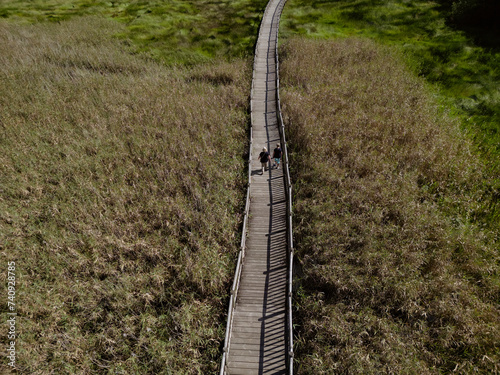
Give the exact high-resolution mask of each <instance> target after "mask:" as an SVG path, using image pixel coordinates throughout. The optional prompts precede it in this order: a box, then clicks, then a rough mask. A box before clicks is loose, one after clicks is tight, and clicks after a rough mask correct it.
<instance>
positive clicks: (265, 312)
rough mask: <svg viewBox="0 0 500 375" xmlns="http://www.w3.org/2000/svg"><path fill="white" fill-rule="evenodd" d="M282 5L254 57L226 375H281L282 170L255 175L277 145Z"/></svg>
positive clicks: (280, 0) (271, 12)
mask: <svg viewBox="0 0 500 375" xmlns="http://www.w3.org/2000/svg"><path fill="white" fill-rule="evenodd" d="M283 4H284V0H271V1H270V2H269V4H268V9H267V12H266V13H265V15H264V18H263V20H262V24H261V28H260V32H259V38H258V42H257V47H256V53H255V65H254V82H253V92H252V98H251V100H252V128H253V149H252V150H251V152H252V155H253V161H252V165H251V168H252V176H251V184H250V219H249V223H248V238H247V241H246V252H245V258H244V261H243V270H242V273H241V280H240V287H239V292H238V296H237V301H236V306H235V310H234V317H233V325H232V327H233V328H232V331H231V337H230V340H229V348H228V349H229V350H228V357H227V374H229V375H247V374H275V375H278V374H285V373H286V354H287V353H286V348H287V344H286V315H285V313H286V305H285V303H286V287H287V284H286V281H287V279H286V278H287V263H286V259H287V254H286V252H287V242H286V214H287V208H286V196H285V182H284V179H283V173H282V169H268V170H267V171H266V172H264V174H261V165H260V162H259V160H258V155H259V153H260V152H261V151H262V148H263V147H266V148H267V149H268V150H269V152H270V153H271V154H272V150H273V149H274V148H275V146H276V144H277V143H279V142H280V135H279V130H278V119H277V113H276V111H277V108H276V61H275V48H276V40H277V32H278V21H279V15H280V14H281V11H282V9H283Z"/></svg>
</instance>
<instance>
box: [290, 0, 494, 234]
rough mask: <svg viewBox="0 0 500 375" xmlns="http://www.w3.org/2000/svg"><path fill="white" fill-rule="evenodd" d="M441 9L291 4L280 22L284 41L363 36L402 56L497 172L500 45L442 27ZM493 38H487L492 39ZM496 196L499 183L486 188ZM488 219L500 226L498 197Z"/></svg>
mask: <svg viewBox="0 0 500 375" xmlns="http://www.w3.org/2000/svg"><path fill="white" fill-rule="evenodd" d="M447 15H448V13H447V12H446V9H445V8H443V7H440V6H439V4H438V3H436V2H429V1H403V0H390V1H363V0H343V1H332V2H324V1H315V0H290V1H288V2H287V6H286V7H285V9H284V13H283V16H282V21H281V31H280V32H281V34H282V39H283V40H284V39H286V38H287V37H289V36H292V35H294V34H301V35H304V36H307V37H310V38H320V39H328V38H332V37H346V36H363V37H369V38H372V39H375V40H377V41H378V42H381V43H384V44H389V45H391V46H393V47H394V48H397V49H399V50H400V51H401V53H402V54H404V55H405V57H406V63H407V64H408V65H409V66H410V67H411V69H412V71H413V73H414V74H417V75H419V76H422V77H424V78H425V79H426V80H427V82H429V83H431V84H433V85H434V87H433V88H432V90H434V91H435V93H436V95H438V96H439V98H440V100H441V102H442V104H443V107H444V108H446V109H445V110H447V111H451V112H453V114H454V115H455V116H458V117H460V118H461V120H462V125H463V127H464V129H466V130H467V131H468V132H469V134H470V136H471V137H472V138H473V139H474V143H475V148H476V150H478V151H479V153H478V156H479V157H482V158H483V160H484V162H485V164H487V165H488V167H489V168H491V169H492V170H494V171H495V172H494V173H493V174H498V173H499V171H500V157H499V156H500V115H499V114H500V102H499V99H500V69H499V68H498V67H499V66H500V54H499V52H498V45H496V47H495V46H491V45H488V46H482V44H481V42H480V41H478V42H475V39H474V36H475V35H473V34H467V33H466V32H464V31H460V30H457V29H454V28H452V27H450V26H449V25H448V22H447V18H446V17H447ZM494 37H495V35H493V34H492V35H491V37H490V38H489V39H491V40H497V41H498V37H497V38H496V39H495V38H494ZM485 184H487V186H488V187H487V189H489V190H491V191H493V192H495V191H498V190H500V180H499V179H493V178H492V179H490V180H488V181H486V182H485ZM489 202H493V207H492V209H491V210H490V214H489V216H488V217H485V218H484V219H485V220H486V222H488V223H490V225H496V224H497V223H498V220H499V219H500V203H499V201H498V193H494V194H493V195H492V196H491V197H490V199H489Z"/></svg>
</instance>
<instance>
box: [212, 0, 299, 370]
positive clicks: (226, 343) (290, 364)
mask: <svg viewBox="0 0 500 375" xmlns="http://www.w3.org/2000/svg"><path fill="white" fill-rule="evenodd" d="M285 2H286V0H282V2H281V3H282V4H283V5H284V3H285ZM268 8H269V7H268V6H266V9H265V11H264V14H263V16H262V19H261V22H262V20H264V18H265V15H266V14H267V13H268ZM276 11H277V9H276V10H275V12H276ZM279 20H280V14H278V17H277V22H278V25H279ZM261 25H262V23H261ZM259 32H260V27H259ZM258 41H259V39H258V40H257V43H258ZM255 49H257V44H256V46H255ZM254 55H255V53H254ZM275 62H276V105H277V115H278V121H279V124H278V125H279V132H280V138H281V145H282V149H283V157H282V165H283V171H284V172H285V176H284V177H285V189H286V192H285V194H286V197H287V247H288V248H287V250H288V254H287V255H288V276H287V298H286V300H287V302H286V309H287V334H288V338H287V344H288V348H287V349H288V351H287V356H288V363H287V369H288V374H289V375H293V324H292V277H293V275H292V270H293V235H292V184H291V179H290V170H289V157H288V148H287V143H286V138H285V127H284V124H283V119H282V116H281V104H280V97H279V73H278V72H279V70H278V69H279V62H278V38H277V36H276V48H275ZM255 65H256V61H255V60H254V68H253V76H252V88H251V94H250V97H251V98H253V91H254V83H255V72H256V69H255ZM252 106H253V105H252V100H251V101H250V116H251V124H250V136H249V138H250V142H249V158H248V184H247V195H246V204H245V212H244V217H243V228H242V238H241V244H240V251H239V254H238V261H237V263H236V269H235V272H234V281H233V285H232V288H231V296H230V299H229V308H228V317H227V323H226V336H225V339H224V348H223V354H222V360H221V367H220V375H225V374H226V360H227V357H228V353H229V340H230V337H231V332H232V324H233V316H234V315H233V314H234V308H235V305H236V298H237V295H238V290H239V284H240V279H241V272H242V266H243V260H244V258H245V249H246V234H247V226H248V215H249V210H250V188H251V181H252V178H251V176H252V167H251V164H252V159H253V158H252V150H253V130H252V124H253V123H254V121H253V114H254V112H253V108H252Z"/></svg>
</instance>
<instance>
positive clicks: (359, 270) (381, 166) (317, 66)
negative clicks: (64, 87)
mask: <svg viewBox="0 0 500 375" xmlns="http://www.w3.org/2000/svg"><path fill="white" fill-rule="evenodd" d="M281 56H282V57H281V65H280V67H281V71H280V76H281V84H282V95H281V97H282V104H283V113H284V118H285V126H286V128H287V135H288V138H289V143H290V144H289V146H290V149H291V166H292V180H293V181H294V183H295V185H294V186H295V196H294V202H295V203H294V204H295V210H294V228H295V246H296V255H297V259H298V262H297V263H298V266H297V270H296V281H295V283H296V296H295V306H296V310H297V311H296V312H295V315H294V316H295V318H294V319H295V320H294V324H295V325H296V335H297V337H296V369H297V373H298V374H380V373H385V374H440V373H452V372H453V373H460V374H471V373H483V374H486V373H488V374H489V373H497V372H498V371H499V365H498V364H499V363H500V356H499V345H498V344H499V341H498V338H499V337H500V325H499V323H498V322H500V309H499V305H498V301H499V297H500V282H499V269H500V267H499V260H500V259H499V254H498V244H499V237H498V233H497V232H492V231H489V230H488V229H486V228H487V227H483V226H481V225H478V224H477V223H478V222H477V221H476V220H475V218H476V216H477V215H481V210H482V208H481V207H482V205H481V197H482V195H483V193H484V192H482V191H481V188H482V186H483V185H482V184H481V182H482V181H483V180H484V179H486V178H489V176H488V175H487V174H486V172H485V171H484V168H483V167H482V165H481V163H480V162H478V157H477V156H476V155H475V154H474V153H473V152H472V151H471V149H472V147H471V144H470V142H469V141H468V140H467V139H466V137H464V136H463V135H462V133H461V132H460V127H459V124H458V122H457V121H455V120H453V119H452V118H451V117H450V116H449V115H448V114H447V113H446V110H445V108H443V107H439V106H438V105H436V104H435V103H436V102H435V99H434V98H433V97H432V96H431V95H429V90H428V89H427V88H426V87H425V86H424V84H423V83H422V81H421V80H419V79H416V78H414V77H413V75H412V74H411V73H410V72H409V71H408V69H407V68H405V67H404V63H403V62H402V59H401V58H400V57H398V56H397V55H395V54H394V53H393V52H391V50H389V49H388V48H386V47H381V46H380V45H377V44H376V43H375V42H372V41H368V40H364V39H356V38H346V39H336V40H331V41H313V40H304V39H300V38H295V39H289V40H288V41H287V42H286V43H285V44H284V45H283V46H282V49H281Z"/></svg>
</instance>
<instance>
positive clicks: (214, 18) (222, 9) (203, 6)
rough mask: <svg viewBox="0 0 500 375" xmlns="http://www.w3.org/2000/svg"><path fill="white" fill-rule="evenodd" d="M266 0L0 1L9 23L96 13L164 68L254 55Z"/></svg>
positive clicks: (134, 46)
mask: <svg viewBox="0 0 500 375" xmlns="http://www.w3.org/2000/svg"><path fill="white" fill-rule="evenodd" d="M266 3H267V2H266V1H264V0H238V1H228V0H224V1H218V2H213V1H208V0H200V1H181V0H173V1H168V2H166V1H161V0H155V1H126V0H116V1H78V0H54V1H49V2H47V1H41V0H35V1H27V0H14V1H9V2H0V16H2V17H4V18H6V19H7V20H9V21H11V22H21V23H34V22H47V21H52V22H59V21H62V20H66V19H69V18H71V17H74V16H85V15H101V16H103V17H107V18H110V19H113V20H115V21H117V22H119V23H122V24H124V25H126V27H125V28H122V29H121V30H120V31H119V32H117V35H118V36H119V37H121V38H124V39H128V40H129V41H130V42H131V43H132V49H133V50H134V51H136V52H141V53H145V54H148V55H150V56H151V57H153V58H154V59H156V60H161V61H164V62H166V63H168V64H196V63H200V62H206V61H208V60H210V59H211V58H214V57H231V58H232V57H247V56H251V54H252V52H253V45H254V43H255V41H256V40H257V31H258V26H259V23H260V18H261V15H262V12H263V11H264V8H265V5H266Z"/></svg>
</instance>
